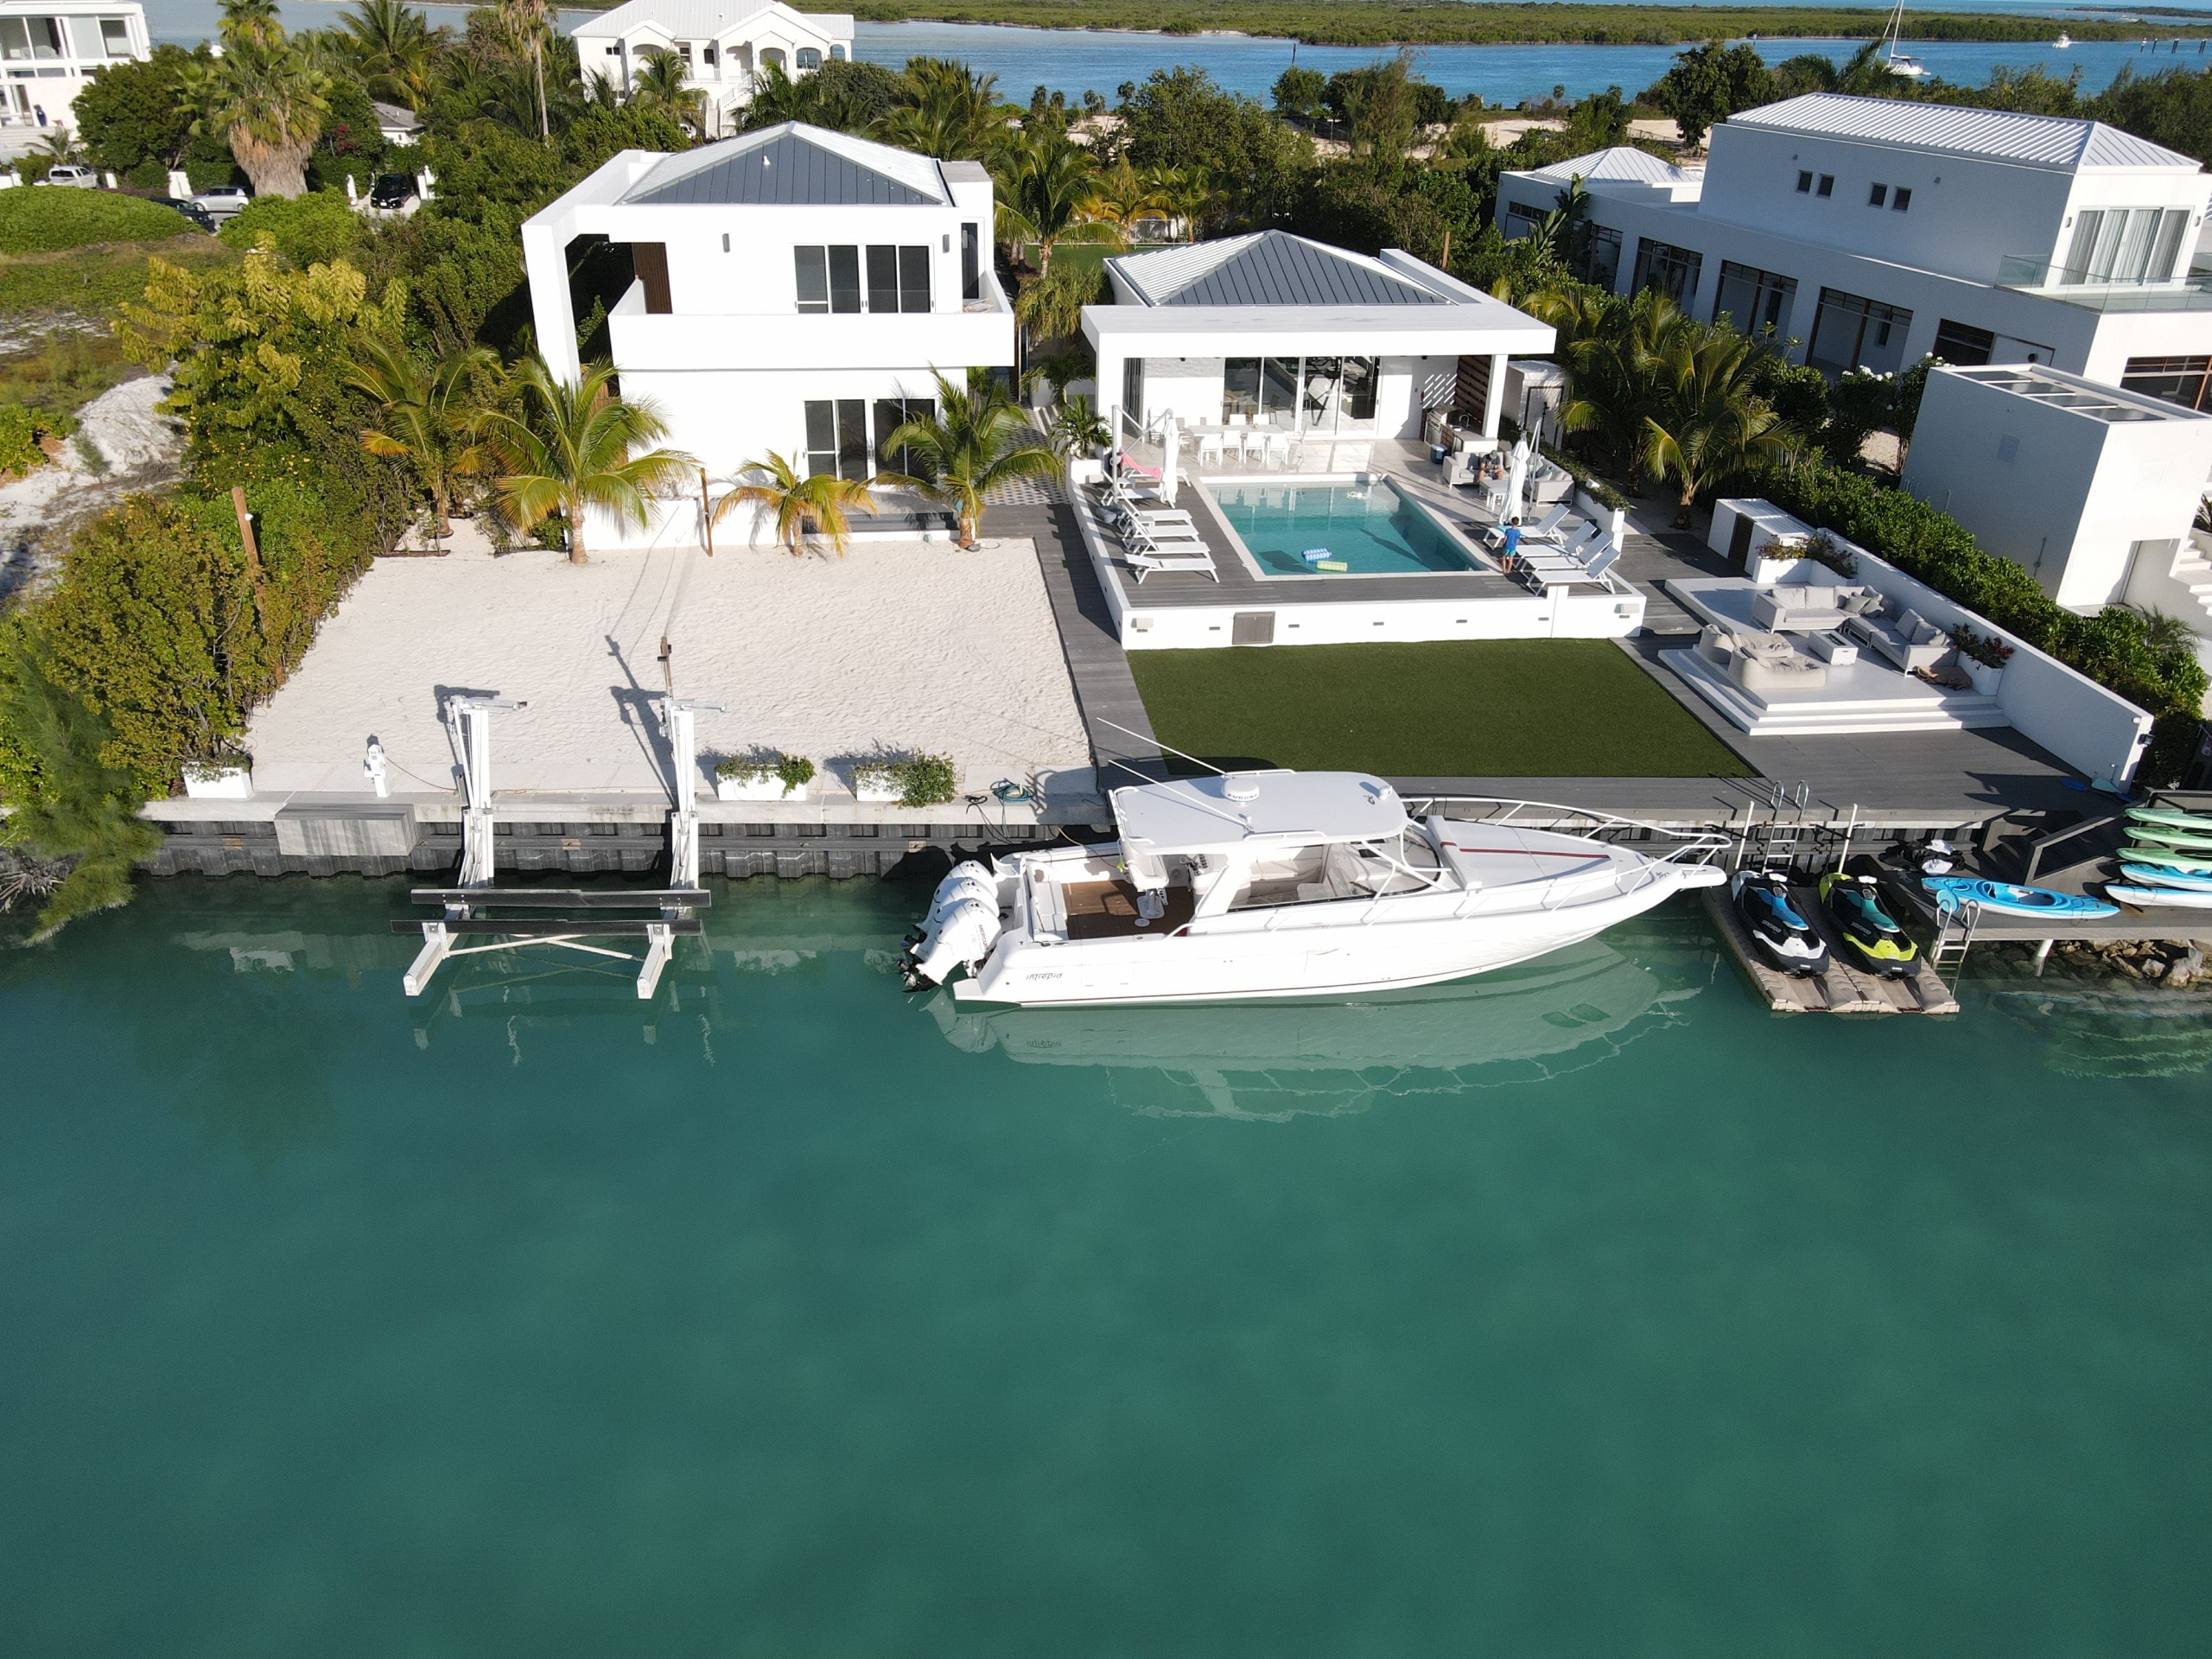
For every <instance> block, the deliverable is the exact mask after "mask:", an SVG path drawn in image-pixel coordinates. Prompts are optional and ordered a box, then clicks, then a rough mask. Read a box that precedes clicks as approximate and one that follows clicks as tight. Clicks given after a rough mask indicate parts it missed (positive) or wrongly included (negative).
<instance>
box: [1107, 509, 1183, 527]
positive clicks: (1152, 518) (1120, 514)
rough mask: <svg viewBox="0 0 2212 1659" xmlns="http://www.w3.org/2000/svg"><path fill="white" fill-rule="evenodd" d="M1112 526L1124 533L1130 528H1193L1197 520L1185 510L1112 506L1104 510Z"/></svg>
mask: <svg viewBox="0 0 2212 1659" xmlns="http://www.w3.org/2000/svg"><path fill="white" fill-rule="evenodd" d="M1106 513H1107V518H1108V519H1109V522H1110V523H1111V524H1113V526H1114V528H1115V529H1116V530H1117V531H1122V532H1124V533H1126V532H1128V531H1132V530H1194V529H1196V528H1197V522H1196V521H1195V520H1194V519H1192V517H1191V515H1190V514H1189V513H1187V512H1146V511H1143V510H1141V509H1138V508H1133V507H1123V506H1113V507H1109V508H1108V509H1107V510H1106Z"/></svg>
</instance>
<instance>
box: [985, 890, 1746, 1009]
mask: <svg viewBox="0 0 2212 1659" xmlns="http://www.w3.org/2000/svg"><path fill="white" fill-rule="evenodd" d="M1719 875H1720V873H1719V871H1717V870H1716V871H1709V872H1708V871H1705V870H1703V869H1702V867H1699V866H1694V865H1691V866H1682V867H1669V868H1662V869H1660V870H1657V871H1656V872H1655V874H1654V876H1653V878H1652V879H1651V880H1649V881H1648V882H1647V883H1645V884H1644V885H1643V886H1642V887H1638V888H1637V890H1636V891H1634V892H1632V893H1623V894H1615V895H1612V896H1611V897H1608V898H1605V899H1599V900H1594V901H1586V902H1583V903H1580V904H1576V905H1573V906H1561V907H1560V908H1559V909H1556V910H1549V911H1546V910H1541V909H1536V910H1526V911H1512V912H1503V913H1498V912H1489V913H1484V912H1475V913H1472V914H1469V915H1465V916H1459V917H1454V916H1452V915H1450V914H1448V913H1447V914H1436V915H1429V916H1421V917H1409V918H1405V919H1402V920H1390V921H1376V922H1374V923H1372V924H1370V925H1352V924H1349V923H1346V924H1340V925H1333V926H1331V925H1303V926H1284V927H1279V928H1268V927H1267V926H1265V925H1263V924H1260V923H1256V922H1255V924H1254V925H1249V926H1236V927H1229V928H1224V929H1222V930H1220V931H1190V930H1178V931H1177V932H1175V933H1174V934H1172V935H1168V934H1163V935H1160V936H1158V937H1154V938H1116V939H1109V940H1093V941H1084V942H1081V943H1046V942H1044V941H1040V940H1037V939H1032V938H1025V937H1022V936H1020V935H1017V934H1008V935H1007V936H1006V937H1004V938H1001V940H1000V941H999V944H998V946H997V948H996V949H995V950H994V951H993V952H992V955H991V957H990V959H989V960H988V962H986V963H983V964H982V967H981V968H980V969H979V970H978V971H977V973H976V975H975V976H974V977H972V978H969V979H960V980H956V981H954V982H953V983H952V984H951V986H950V990H951V992H952V995H953V996H954V997H955V998H956V999H957V1000H958V1001H961V1002H963V1003H971V1002H972V1003H977V1004H993V1005H1001V1006H1011V1007H1114V1006H1117V1005H1135V1004H1141V1003H1164V1002H1239V1001H1261V1000H1267V999H1274V998H1285V997H1324V998H1326V997H1338V996H1356V995H1364V994H1368V993H1371V992H1376V991H1386V990H1396V989H1401V988H1412V987H1415V986H1421V985H1437V984H1442V983H1445V982H1447V981H1450V980H1455V979H1465V978H1470V977H1471V976H1475V975H1478V974H1485V973H1490V972H1492V971H1494V970H1495V969H1500V968H1510V967H1512V966H1514V965H1515V964H1516V963H1523V962H1529V961H1533V960H1534V959H1535V958H1536V957H1542V956H1547V955H1548V954H1549V953H1551V952H1552V951H1554V950H1560V949H1561V948H1563V947H1565V946H1567V945H1570V944H1580V943H1581V942H1582V941H1583V940H1586V939H1589V938H1594V937H1595V936H1596V935H1598V934H1599V933H1602V932H1603V931H1605V929H1607V928H1609V927H1613V926H1616V925H1618V924H1620V923H1622V922H1624V921H1628V920H1630V919H1631V918H1634V917H1637V916H1640V915H1642V914H1643V912H1645V911H1647V910H1649V909H1650V908H1652V906H1655V905H1657V904H1659V903H1661V902H1662V900H1664V899H1667V898H1668V897H1669V896H1670V895H1671V894H1673V893H1678V892H1681V891H1683V890H1685V889H1686V888H1687V887H1700V886H1707V885H1711V884H1712V883H1713V882H1716V881H1718V880H1719ZM1317 919H1318V918H1317Z"/></svg>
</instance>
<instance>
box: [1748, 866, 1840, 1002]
mask: <svg viewBox="0 0 2212 1659" xmlns="http://www.w3.org/2000/svg"><path fill="white" fill-rule="evenodd" d="M1729 891H1730V893H1731V894H1732V896H1733V897H1734V899H1735V900H1736V912H1737V914H1738V915H1739V916H1741V917H1742V918H1744V926H1745V928H1746V929H1747V930H1748V931H1750V933H1751V944H1752V946H1753V948H1754V949H1756V950H1758V953H1759V955H1761V956H1762V957H1765V958H1766V959H1767V961H1769V962H1770V963H1773V964H1774V966H1776V967H1777V968H1779V969H1781V970H1782V971H1783V973H1785V974H1795V975H1796V976H1799V977H1800V978H1804V977H1807V976H1811V975H1814V974H1817V973H1820V972H1821V971H1822V970H1823V969H1826V968H1827V965H1828V944H1827V940H1826V939H1824V938H1821V936H1820V935H1819V934H1818V933H1816V932H1815V931H1813V927H1812V925H1811V924H1810V923H1809V922H1808V921H1807V920H1806V919H1805V918H1803V917H1802V916H1800V915H1799V914H1798V913H1797V907H1796V906H1795V905H1794V904H1792V903H1791V902H1790V899H1789V882H1787V881H1786V880H1783V878H1782V877H1781V876H1778V875H1770V874H1767V873H1766V872H1764V871H1762V870H1742V871H1738V873H1737V874H1736V875H1735V877H1734V878H1733V879H1732V880H1731V881H1730V882H1729Z"/></svg>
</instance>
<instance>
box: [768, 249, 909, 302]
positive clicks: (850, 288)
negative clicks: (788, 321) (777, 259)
mask: <svg viewBox="0 0 2212 1659" xmlns="http://www.w3.org/2000/svg"><path fill="white" fill-rule="evenodd" d="M876 251H877V250H875V249H873V248H871V249H870V250H869V252H870V253H871V254H874V252H876ZM883 251H885V252H890V251H892V250H889V249H885V250H883ZM791 258H792V262H793V264H794V265H795V266H796V268H797V271H798V308H799V309H800V310H801V311H802V312H806V313H810V314H819V313H822V312H824V311H857V310H859V309H860V308H861V251H860V250H859V249H858V248H855V247H840V246H836V245H831V246H829V247H826V248H818V247H817V248H808V247H801V248H793V249H792V250H791ZM869 274H870V277H871V278H873V277H874V266H873V264H871V266H870V270H869ZM871 286H872V283H871ZM898 286H899V279H898V277H896V275H893V277H892V278H891V282H890V290H891V292H892V293H893V295H894V296H895V295H896V293H897V291H898ZM870 309H872V310H882V311H895V310H897V309H898V305H897V303H896V301H895V299H894V301H893V303H891V304H889V305H883V306H871V307H870Z"/></svg>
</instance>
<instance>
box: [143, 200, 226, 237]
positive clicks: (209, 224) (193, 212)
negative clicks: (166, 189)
mask: <svg viewBox="0 0 2212 1659" xmlns="http://www.w3.org/2000/svg"><path fill="white" fill-rule="evenodd" d="M157 200H159V201H160V202H161V204H162V207H167V208H168V209H169V210H170V211H171V212H172V213H181V214H183V215H184V216H185V218H187V219H190V220H191V221H192V222H193V223H194V225H197V226H199V227H200V229H201V230H203V231H212V230H213V229H214V228H215V215H214V214H213V213H209V212H208V211H207V209H206V208H205V207H201V206H200V204H199V203H198V202H196V201H185V200H181V199H180V198H178V197H175V196H162V197H159V198H157Z"/></svg>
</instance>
